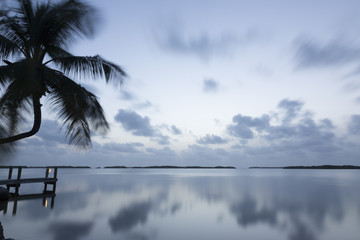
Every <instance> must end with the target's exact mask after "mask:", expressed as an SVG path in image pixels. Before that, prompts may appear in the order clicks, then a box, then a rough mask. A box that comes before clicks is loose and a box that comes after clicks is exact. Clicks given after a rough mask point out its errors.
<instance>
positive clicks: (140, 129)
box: [115, 109, 170, 145]
mask: <svg viewBox="0 0 360 240" xmlns="http://www.w3.org/2000/svg"><path fill="white" fill-rule="evenodd" d="M115 121H116V122H119V123H120V124H121V125H122V127H123V128H124V129H125V130H127V131H129V132H131V133H132V134H133V135H135V136H143V137H151V138H153V139H155V140H156V141H157V142H158V143H159V144H161V145H167V144H170V137H169V136H165V135H163V134H161V132H160V130H159V129H158V128H157V127H154V126H152V125H151V123H150V118H149V117H142V116H140V115H139V114H137V113H136V112H134V111H131V110H124V109H120V110H119V111H118V113H117V114H116V116H115Z"/></svg>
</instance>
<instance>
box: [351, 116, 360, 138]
mask: <svg viewBox="0 0 360 240" xmlns="http://www.w3.org/2000/svg"><path fill="white" fill-rule="evenodd" d="M348 131H349V133H350V134H359V133H360V115H352V116H351V120H350V123H349V124H348Z"/></svg>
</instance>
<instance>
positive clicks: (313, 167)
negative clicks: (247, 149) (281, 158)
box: [250, 165, 360, 169]
mask: <svg viewBox="0 0 360 240" xmlns="http://www.w3.org/2000/svg"><path fill="white" fill-rule="evenodd" d="M258 168H260V169H360V166H353V165H319V166H285V167H250V169H258Z"/></svg>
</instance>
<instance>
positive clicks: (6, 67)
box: [0, 0, 126, 147]
mask: <svg viewBox="0 0 360 240" xmlns="http://www.w3.org/2000/svg"><path fill="white" fill-rule="evenodd" d="M0 14H1V16H0V61H1V60H2V61H3V64H2V65H0V93H1V92H2V96H1V98H0V145H1V144H4V143H12V142H15V141H17V140H20V139H23V138H26V137H30V136H32V135H34V134H36V133H37V132H38V131H39V129H40V125H41V107H42V104H41V103H40V99H41V98H42V97H44V96H46V97H47V98H49V100H50V101H49V103H50V104H51V106H52V108H51V109H52V110H54V111H55V113H57V116H58V118H59V120H60V121H61V123H62V125H63V126H64V127H65V129H66V135H67V137H68V140H69V143H70V144H73V145H76V146H80V147H89V146H90V145H91V138H90V129H92V130H94V131H102V132H104V131H106V130H107V129H108V128H109V124H108V122H107V121H106V119H105V116H104V113H103V109H102V107H101V106H100V104H99V102H98V100H97V97H96V96H95V95H94V94H92V93H91V92H89V91H87V90H86V89H85V88H83V87H82V86H81V85H79V84H78V83H76V82H75V81H74V80H73V79H72V78H74V77H80V78H84V77H86V78H91V79H96V78H102V79H105V80H106V82H107V83H110V82H111V83H114V84H121V83H122V81H123V78H124V77H125V76H126V74H125V72H124V71H123V69H122V68H121V67H119V66H118V65H116V64H114V63H111V62H109V61H106V60H105V59H103V58H102V57H100V56H98V55H97V56H91V57H80V56H73V55H72V54H71V53H69V52H68V51H66V47H68V46H69V44H70V43H72V42H73V41H74V40H76V39H78V38H79V37H90V36H92V35H93V34H94V30H95V29H94V28H95V21H96V10H95V9H94V8H93V7H91V6H90V5H88V4H86V3H84V2H82V1H81V0H62V1H55V2H51V1H39V2H38V3H37V4H34V3H33V2H32V1H31V0H17V2H16V6H15V7H14V8H12V9H9V11H7V12H5V11H3V12H2V13H0ZM9 59H11V60H14V61H10V60H9ZM30 109H32V113H33V116H34V121H33V126H32V129H31V130H30V131H28V132H23V133H19V125H20V123H21V122H22V121H24V120H25V116H24V113H26V112H29V111H30Z"/></svg>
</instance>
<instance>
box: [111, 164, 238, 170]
mask: <svg viewBox="0 0 360 240" xmlns="http://www.w3.org/2000/svg"><path fill="white" fill-rule="evenodd" d="M104 168H130V169H236V168H235V167H233V166H215V167H201V166H167V165H165V166H146V167H125V166H107V167H104Z"/></svg>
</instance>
